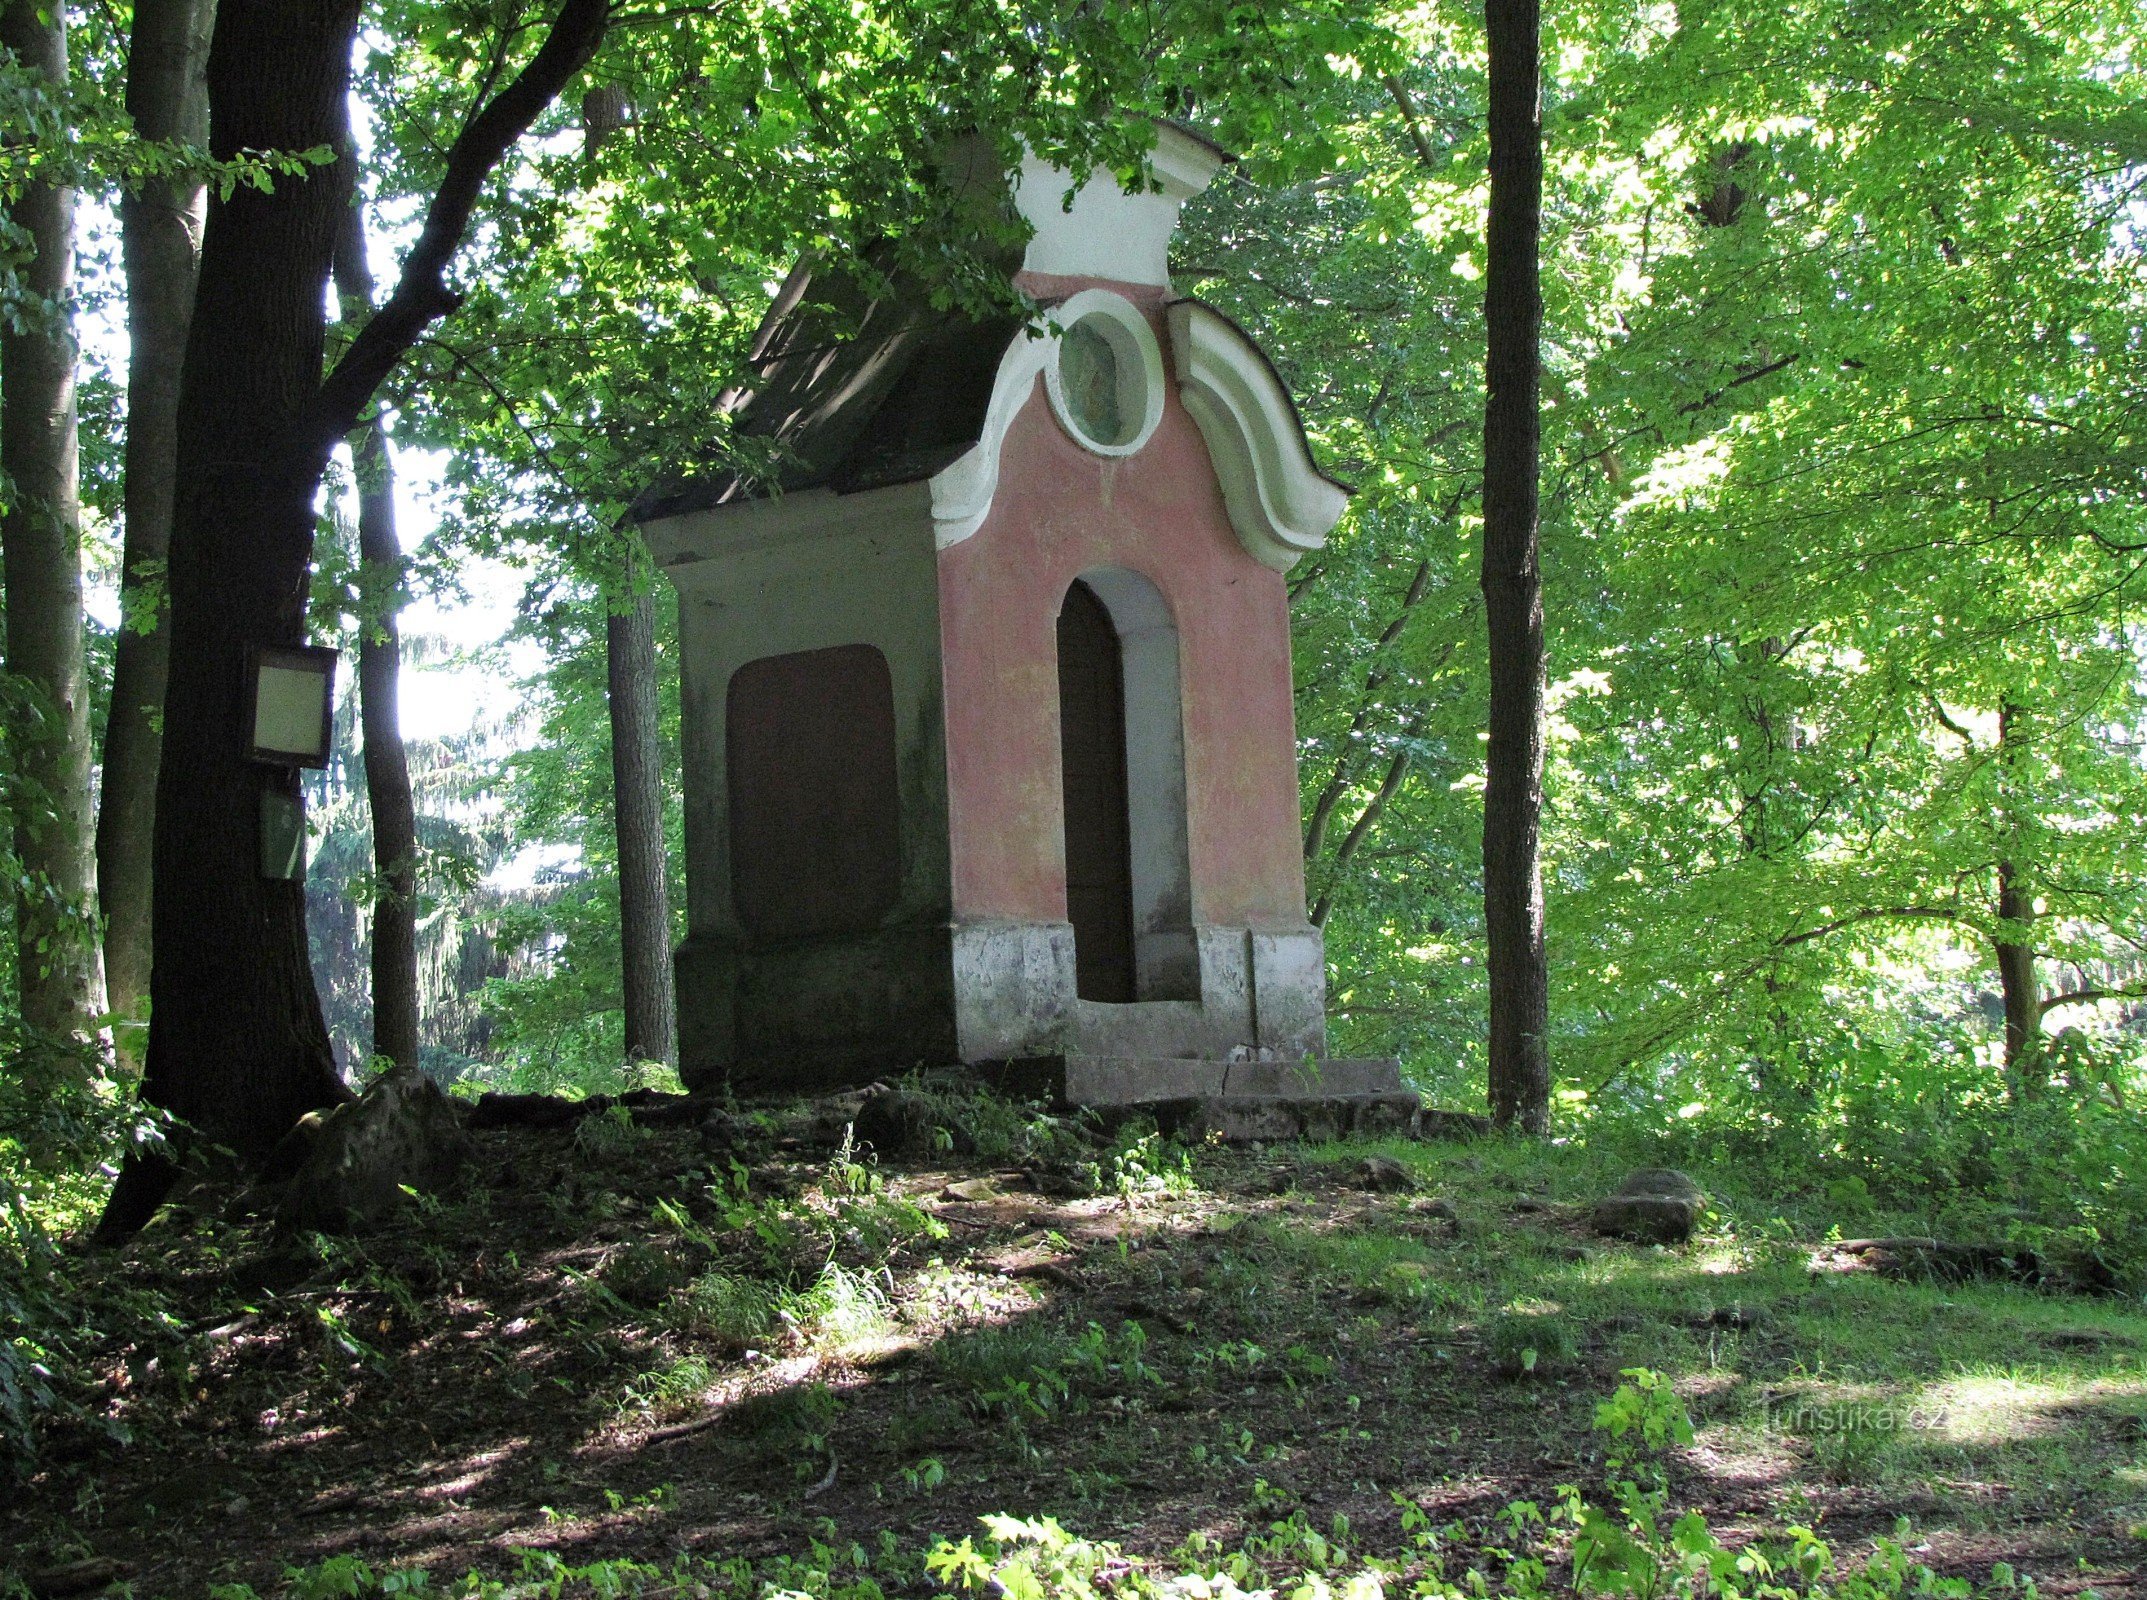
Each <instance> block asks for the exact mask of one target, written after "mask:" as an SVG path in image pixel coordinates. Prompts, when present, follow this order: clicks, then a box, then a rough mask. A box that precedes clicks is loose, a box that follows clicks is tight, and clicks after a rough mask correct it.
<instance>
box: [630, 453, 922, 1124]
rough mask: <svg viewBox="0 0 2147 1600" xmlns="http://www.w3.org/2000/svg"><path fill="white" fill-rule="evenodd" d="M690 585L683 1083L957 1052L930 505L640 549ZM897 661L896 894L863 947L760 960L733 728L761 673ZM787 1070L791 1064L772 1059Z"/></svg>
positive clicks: (799, 518) (825, 509)
mask: <svg viewBox="0 0 2147 1600" xmlns="http://www.w3.org/2000/svg"><path fill="white" fill-rule="evenodd" d="M643 531H644V533H645V535H646V537H647V539H648V542H649V547H650V550H651V552H652V553H653V554H654V555H655V557H656V559H657V562H658V563H659V564H660V565H661V566H662V567H663V568H664V570H665V571H666V572H667V573H668V575H669V576H670V577H671V578H672V579H673V581H674V582H676V584H677V585H678V591H679V645H680V654H681V658H682V660H681V682H680V703H681V714H682V715H681V722H682V729H681V733H682V742H683V746H684V749H683V764H684V769H685V772H686V774H687V782H686V784H685V798H686V812H685V824H686V887H687V895H686V911H687V927H688V936H687V939H686V942H685V944H684V945H682V946H681V947H680V949H679V952H678V957H677V965H678V977H679V1012H680V1030H681V1038H680V1050H681V1057H682V1070H683V1071H684V1073H685V1075H686V1077H687V1078H688V1080H689V1081H704V1080H706V1079H708V1078H711V1077H716V1076H723V1075H742V1076H744V1077H747V1078H750V1077H753V1076H755V1075H757V1074H756V1071H755V1068H756V1065H757V1064H758V1063H760V1062H763V1061H766V1062H767V1064H768V1070H769V1071H770V1072H771V1073H774V1072H777V1071H780V1072H781V1073H783V1074H784V1075H785V1081H791V1082H795V1081H798V1080H799V1079H800V1077H801V1076H802V1077H810V1076H811V1075H813V1067H814V1063H815V1062H825V1063H826V1064H827V1065H828V1067H829V1069H830V1072H831V1073H832V1075H834V1076H840V1075H841V1074H840V1073H839V1072H834V1070H833V1069H834V1068H835V1067H836V1066H837V1065H838V1064H839V1063H842V1062H846V1061H849V1060H851V1059H852V1058H855V1057H859V1056H864V1055H874V1054H876V1055H877V1059H878V1061H879V1062H880V1063H881V1064H903V1063H908V1062H914V1061H916V1060H920V1059H948V1058H950V1057H951V1055H952V1053H953V1050H954V1045H955V1041H954V1033H953V1022H952V1014H953V1000H952V995H951V992H949V991H950V985H951V981H952V979H951V958H950V955H949V951H948V938H947V922H948V917H949V912H950V908H951V903H952V901H951V883H950V874H949V850H948V838H949V835H948V822H947V784H946V765H945V755H944V751H945V743H944V732H943V729H944V713H943V704H942V697H941V681H942V680H941V674H940V661H939V648H940V646H939V632H940V629H939V591H938V579H937V569H936V561H935V552H934V549H933V536H932V519H931V510H930V496H929V492H928V491H927V490H926V489H925V488H924V487H923V486H921V485H904V486H901V487H897V488H893V489H884V490H878V491H875V492H872V493H868V494H859V495H848V496H837V495H833V494H829V493H826V492H824V491H808V492H805V493H801V494H797V495H794V496H791V497H789V498H787V499H785V500H783V501H779V502H776V503H774V504H772V505H757V506H755V507H754V508H753V509H752V510H751V511H750V512H743V511H742V508H727V509H718V510H715V511H709V512H696V513H689V514H687V515H684V516H680V517H675V518H670V519H666V520H664V521H661V522H655V523H651V524H649V525H648V526H647V527H646V528H645V529H644V530H643ZM850 644H869V645H872V646H874V647H875V648H877V649H878V650H879V651H880V653H881V654H882V655H883V656H885V658H886V660H887V666H888V676H889V679H890V680H891V684H892V688H893V694H894V720H895V746H896V750H895V754H896V773H897V782H898V786H899V792H900V819H901V828H900V838H901V857H902V868H901V879H900V890H899V893H898V896H897V899H896V902H895V904H894V906H893V907H892V908H891V909H890V910H889V911H888V912H887V914H886V916H885V917H884V918H883V919H882V921H881V928H880V929H879V930H878V931H876V932H875V933H873V934H870V935H862V936H860V935H847V936H833V937H829V938H826V939H821V940H804V941H790V942H788V943H785V944H782V945H779V946H775V947H772V948H771V947H758V948H756V947H755V946H753V944H752V943H751V942H750V941H749V940H748V938H747V936H746V931H745V929H744V928H743V927H742V925H741V924H740V921H739V918H738V914H737V909H736V907H735V906H734V904H733V902H732V896H731V859H730V857H731V842H730V837H729V833H730V823H729V809H728V795H729V784H728V771H727V751H726V744H727V740H726V728H725V713H726V701H727V691H728V688H729V685H730V681H731V677H732V674H734V673H735V672H736V671H737V670H738V668H740V667H742V666H744V665H745V664H746V663H747V662H749V661H755V660H758V659H760V658H762V657H764V656H772V655H785V654H789V653H791V652H795V651H804V650H820V649H826V648H829V647H832V646H836V645H850ZM777 1057H780V1058H783V1059H782V1060H781V1061H780V1062H778V1061H777V1060H775V1059H773V1058H777Z"/></svg>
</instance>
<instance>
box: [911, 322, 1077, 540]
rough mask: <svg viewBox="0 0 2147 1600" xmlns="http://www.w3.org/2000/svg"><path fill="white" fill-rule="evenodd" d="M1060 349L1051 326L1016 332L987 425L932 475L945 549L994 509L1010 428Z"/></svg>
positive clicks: (935, 524)
mask: <svg viewBox="0 0 2147 1600" xmlns="http://www.w3.org/2000/svg"><path fill="white" fill-rule="evenodd" d="M1058 353H1059V341H1058V340H1057V338H1055V337H1054V336H1053V335H1052V334H1051V333H1050V332H1049V331H1048V330H1046V331H1043V332H1038V333H1031V332H1028V331H1026V330H1025V331H1023V332H1021V333H1018V334H1016V335H1015V336H1014V342H1013V343H1012V344H1010V345H1008V346H1007V347H1006V353H1005V354H1004V355H1002V356H1001V357H1000V358H999V372H998V375H997V376H996V377H994V378H993V379H992V386H991V401H990V404H989V405H987V406H986V408H985V411H984V431H983V432H982V433H981V434H980V435H979V436H978V438H977V442H976V443H975V444H973V445H971V446H970V447H969V448H968V449H967V450H964V451H963V452H962V453H961V455H960V456H958V457H957V458H956V459H955V460H954V461H952V462H950V463H948V464H947V465H946V466H944V467H941V468H940V469H939V471H938V472H936V473H934V474H933V476H932V478H931V480H930V486H931V490H932V537H933V542H934V543H935V544H937V545H938V547H939V548H940V549H942V550H944V549H946V548H947V547H948V546H949V545H957V544H960V543H961V542H962V541H963V540H964V539H966V538H968V537H969V536H970V535H971V534H972V533H975V532H976V531H977V529H979V528H981V527H983V526H984V519H985V518H986V517H987V516H989V515H990V514H991V503H992V496H993V495H995V494H997V493H998V492H999V451H1000V447H1001V446H1003V445H1004V444H1005V443H1006V430H1007V429H1009V428H1011V427H1012V426H1013V425H1014V418H1015V417H1016V416H1017V415H1018V414H1019V413H1020V411H1021V408H1022V407H1023V406H1024V405H1026V404H1028V401H1029V396H1030V395H1032V394H1034V393H1035V392H1036V380H1037V378H1038V377H1040V376H1041V375H1042V374H1043V371H1044V369H1045V368H1046V367H1047V366H1049V365H1050V364H1051V363H1052V362H1053V361H1054V360H1055V359H1057V357H1058Z"/></svg>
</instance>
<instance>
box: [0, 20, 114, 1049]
mask: <svg viewBox="0 0 2147 1600" xmlns="http://www.w3.org/2000/svg"><path fill="white" fill-rule="evenodd" d="M0 45H5V46H6V47H7V48H8V49H10V50H12V51H13V52H14V53H15V56H16V59H17V60H18V61H20V62H21V63H22V65H24V66H25V67H27V68H29V69H31V70H32V71H36V72H40V73H42V74H44V75H45V77H47V78H48V79H50V80H51V86H52V92H53V94H54V95H56V96H64V95H65V94H66V92H67V23H66V15H65V12H64V10H63V9H62V8H61V7H60V6H58V5H52V6H50V7H49V8H48V7H44V6H42V5H41V4H40V0H0ZM74 209H75V197H74V191H73V190H71V189H63V188H55V187H52V186H50V185H47V184H31V185H29V186H28V187H27V188H25V189H24V191H23V193H22V196H21V198H20V199H18V200H17V201H16V202H15V204H14V205H13V206H12V207H11V208H10V211H9V218H10V220H11V221H12V222H13V223H14V225H15V226H16V227H17V228H19V229H21V230H22V233H23V235H24V236H25V237H26V238H27V240H28V241H29V243H30V245H31V247H32V249H33V250H34V251H35V252H36V253H35V255H34V257H33V258H32V259H31V260H30V261H29V262H28V263H27V264H26V265H25V266H24V268H23V270H22V279H23V286H24V288H25V289H26V290H27V291H28V292H29V294H30V295H32V296H34V297H35V299H36V301H37V302H39V303H38V304H36V305H33V306H31V307H29V308H27V316H26V318H25V322H26V324H27V325H17V324H0V328H4V331H0V470H4V471H5V473H6V475H7V477H8V478H9V479H10V480H12V493H11V494H10V496H9V499H8V502H7V507H6V511H5V514H4V515H0V559H4V561H5V568H6V571H5V585H6V593H5V612H6V625H7V670H8V672H9V673H10V674H12V675H13V676H14V678H15V680H16V684H15V688H16V691H17V695H18V696H19V698H17V699H15V700H14V701H12V702H11V704H12V707H13V714H12V716H11V718H10V721H11V726H10V728H9V730H8V735H9V745H10V750H9V756H10V761H11V764H12V766H13V769H14V770H13V772H12V773H11V774H10V779H11V784H10V787H11V789H12V794H11V797H10V798H11V800H12V804H13V810H14V824H15V828H14V842H15V857H16V861H17V864H18V867H19V871H20V876H19V878H18V881H17V885H16V890H15V934H16V982H17V988H18V991H19V1001H20V1004H21V1008H22V1020H23V1022H24V1024H25V1025H26V1026H27V1027H29V1028H30V1029H32V1030H34V1031H35V1032H37V1033H39V1034H42V1035H45V1036H47V1037H48V1038H50V1039H54V1040H59V1039H70V1038H72V1039H78V1040H79V1039H87V1038H89V1037H90V1036H91V1035H92V1033H93V1032H94V1030H95V1027H96V1018H97V1014H98V1012H100V1011H101V1010H102V1009H103V996H102V994H101V993H100V986H99V984H98V981H97V941H96V921H95V907H94V905H93V903H92V898H91V891H90V872H91V859H92V858H91V851H90V836H91V819H90V750H89V674H88V668H87V663H86V662H85V660H84V658H83V654H82V637H83V633H82V507H81V501H80V498H79V495H78V486H77V475H76V436H75V338H74V306H73V303H72V297H73V292H74Z"/></svg>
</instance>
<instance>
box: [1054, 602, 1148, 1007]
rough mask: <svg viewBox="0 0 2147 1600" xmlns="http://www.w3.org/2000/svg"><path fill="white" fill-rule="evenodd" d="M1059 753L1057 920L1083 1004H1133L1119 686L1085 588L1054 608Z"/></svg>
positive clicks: (1110, 643) (1121, 673)
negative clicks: (1062, 819) (1068, 928)
mask: <svg viewBox="0 0 2147 1600" xmlns="http://www.w3.org/2000/svg"><path fill="white" fill-rule="evenodd" d="M1059 751H1060V762H1061V766H1062V769H1063V772H1064V784H1065V801H1066V917H1067V920H1068V921H1069V922H1071V923H1072V924H1073V929H1074V987H1075V991H1076V992H1077V993H1078V994H1079V995H1080V997H1081V998H1082V999H1084V1000H1115V1001H1128V1000H1131V999H1133V998H1134V966H1133V856H1132V851H1131V848H1130V838H1129V832H1128V829H1127V825H1126V682H1125V665H1124V662H1123V660H1122V659H1121V656H1120V653H1119V644H1118V629H1117V628H1116V627H1115V626H1113V624H1112V622H1111V614H1110V613H1109V612H1108V611H1106V610H1104V608H1103V602H1102V601H1100V600H1098V599H1097V598H1096V596H1095V594H1094V593H1093V592H1092V591H1091V590H1090V589H1089V587H1088V585H1087V584H1085V583H1076V584H1075V585H1074V586H1073V587H1072V588H1071V589H1069V590H1067V591H1066V603H1065V605H1064V606H1063V607H1061V608H1060V611H1059Z"/></svg>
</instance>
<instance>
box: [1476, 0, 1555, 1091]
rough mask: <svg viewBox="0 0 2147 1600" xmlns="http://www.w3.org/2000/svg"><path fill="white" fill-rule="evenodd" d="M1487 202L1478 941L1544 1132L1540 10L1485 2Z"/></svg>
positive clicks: (1514, 1074)
mask: <svg viewBox="0 0 2147 1600" xmlns="http://www.w3.org/2000/svg"><path fill="white" fill-rule="evenodd" d="M1485 22H1486V26H1487V29H1488V33H1489V43H1490V81H1489V91H1490V93H1489V121H1490V135H1491V200H1490V217H1489V229H1488V237H1487V239H1486V242H1485V243H1486V248H1485V252H1484V326H1485V334H1486V340H1485V359H1484V381H1485V396H1484V560H1483V592H1484V617H1485V622H1486V624H1487V628H1486V632H1487V635H1488V641H1489V646H1490V677H1491V707H1490V742H1489V745H1488V748H1487V750H1486V755H1485V772H1484V780H1485V781H1484V933H1485V938H1486V943H1487V946H1488V950H1487V957H1488V959H1487V963H1486V965H1487V976H1488V978H1489V983H1490V1013H1491V1015H1490V1074H1489V1076H1490V1091H1491V1114H1492V1118H1493V1120H1494V1121H1496V1122H1497V1123H1499V1124H1500V1125H1502V1126H1504V1125H1513V1124H1518V1125H1519V1126H1520V1127H1522V1128H1523V1129H1525V1130H1527V1131H1529V1132H1531V1133H1541V1132H1543V1131H1544V1130H1545V1129H1546V1128H1548V1126H1549V1124H1550V1087H1551V1073H1550V1054H1549V1042H1548V1040H1547V1039H1546V1037H1545V1035H1546V1032H1547V1030H1548V1025H1549V1023H1548V1019H1549V974H1548V970H1547V968H1546V965H1545V959H1544V947H1543V874H1542V865H1541V860H1540V854H1541V847H1542V832H1543V745H1544V706H1543V585H1542V572H1541V569H1540V566H1539V564H1538V553H1537V493H1538V489H1537V470H1538V469H1537V452H1538V445H1539V437H1540V419H1539V418H1538V415H1537V386H1538V363H1539V359H1540V355H1539V350H1540V343H1541V337H1542V329H1543V293H1542V286H1541V283H1540V281H1539V270H1540V269H1539V263H1538V259H1537V256H1538V247H1539V241H1540V236H1541V231H1542V213H1543V125H1542V107H1541V100H1540V95H1539V84H1538V65H1537V52H1538V26H1539V19H1538V7H1537V4H1536V0H1486V5H1485Z"/></svg>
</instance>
